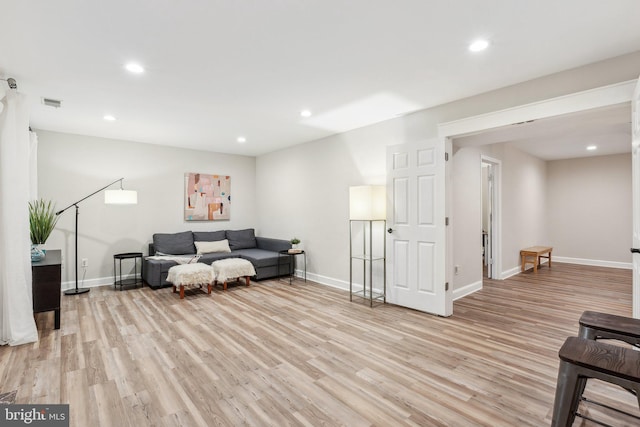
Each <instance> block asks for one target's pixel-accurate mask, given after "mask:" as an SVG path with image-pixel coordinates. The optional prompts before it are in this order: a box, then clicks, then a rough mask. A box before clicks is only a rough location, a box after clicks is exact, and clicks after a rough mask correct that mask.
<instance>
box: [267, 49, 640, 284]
mask: <svg viewBox="0 0 640 427" xmlns="http://www.w3.org/2000/svg"><path fill="white" fill-rule="evenodd" d="M638 70H640V52H637V53H634V54H631V55H626V56H623V57H618V58H613V59H611V60H607V61H602V62H599V63H596V64H591V65H588V66H585V67H581V68H579V69H575V70H569V71H565V72H562V73H558V74H555V75H552V76H547V77H544V78H540V79H536V80H532V81H529V82H525V83H522V84H518V85H515V86H510V87H507V88H503V89H499V90H496V91H493V92H489V93H486V94H482V95H478V96H475V97H472V98H467V99H464V100H460V101H456V102H452V103H449V104H446V105H442V106H438V107H434V108H430V109H427V110H422V111H419V112H416V113H414V114H411V115H408V116H404V117H400V118H397V119H393V120H389V121H385V122H382V123H378V124H376V125H372V126H367V127H365V128H361V129H357V130H354V131H350V132H346V133H343V134H339V135H335V136H332V137H328V138H325V139H322V140H318V141H312V142H309V143H306V144H302V145H299V146H296V147H292V148H289V149H285V150H281V151H277V152H273V153H269V154H265V155H262V156H260V157H258V158H257V163H256V166H257V169H256V176H257V197H258V206H259V209H260V215H259V218H258V220H259V225H260V229H261V230H263V232H264V233H265V234H268V235H275V236H280V237H289V236H293V235H296V236H298V237H300V238H301V239H302V241H303V246H304V247H305V249H306V250H307V252H308V259H309V265H308V270H309V273H310V277H313V278H314V279H315V280H320V281H323V282H325V283H329V284H334V285H336V286H346V284H347V283H348V280H349V254H348V251H349V234H348V188H349V186H352V185H363V184H382V183H384V176H385V174H386V164H385V163H386V159H385V156H386V155H385V153H386V147H387V146H388V145H393V144H400V143H405V142H411V141H419V140H423V139H426V138H434V137H436V136H437V125H438V123H443V122H447V121H451V120H456V119H460V118H465V117H470V116H474V115H478V114H482V113H487V112H492V111H497V110H501V109H505V108H509V107H513V106H519V105H522V104H526V103H530V102H534V101H539V100H543V99H549V98H552V97H556V96H560V95H565V94H570V93H575V92H578V91H582V90H587V89H592V88H595V87H600V86H605V85H608V84H613V83H618V82H622V81H628V80H632V79H635V78H637V77H638ZM513 155H514V156H515V154H513ZM478 167H479V166H478ZM518 172H519V171H517V170H514V171H513V173H514V174H517V173H518ZM479 173H480V172H479V169H478V175H479ZM512 190H514V191H516V190H517V189H516V188H512ZM522 197H524V195H522ZM478 209H479V205H478ZM523 214H526V213H523ZM512 222H515V221H513V220H512ZM544 238H545V237H544V236H541V235H540V233H539V232H538V230H537V229H533V230H532V231H531V235H527V236H523V237H522V239H519V240H518V241H517V242H515V244H514V248H503V249H504V250H507V251H514V250H519V248H520V246H521V245H522V244H525V242H527V244H526V245H527V246H528V245H529V242H533V241H538V240H539V239H540V240H542V239H544ZM480 243H481V242H480V239H478V244H480ZM512 257H513V258H512V259H511V258H509V259H505V263H506V264H505V265H504V267H506V266H508V265H517V263H516V259H517V257H518V252H517V251H516V252H515V253H514V254H512Z"/></svg>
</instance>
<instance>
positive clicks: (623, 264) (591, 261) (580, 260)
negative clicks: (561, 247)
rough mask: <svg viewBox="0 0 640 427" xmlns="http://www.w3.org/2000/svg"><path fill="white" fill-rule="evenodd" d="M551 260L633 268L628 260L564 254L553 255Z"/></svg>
mask: <svg viewBox="0 0 640 427" xmlns="http://www.w3.org/2000/svg"><path fill="white" fill-rule="evenodd" d="M551 260H552V261H553V262H564V263H567V264H580V265H593V266H595V267H609V268H624V269H626V270H631V269H632V268H633V264H632V263H630V262H618V261H602V260H597V259H585V258H569V257H564V256H554V257H553V258H552V259H551Z"/></svg>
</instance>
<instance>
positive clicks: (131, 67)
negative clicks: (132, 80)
mask: <svg viewBox="0 0 640 427" xmlns="http://www.w3.org/2000/svg"><path fill="white" fill-rule="evenodd" d="M124 68H126V69H127V71H129V72H131V73H134V74H140V73H144V68H142V65H140V64H136V63H134V62H130V63H129V64H127V65H125V67H124Z"/></svg>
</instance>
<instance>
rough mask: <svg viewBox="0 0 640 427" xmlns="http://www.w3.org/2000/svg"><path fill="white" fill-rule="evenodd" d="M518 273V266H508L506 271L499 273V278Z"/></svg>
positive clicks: (502, 278)
mask: <svg viewBox="0 0 640 427" xmlns="http://www.w3.org/2000/svg"><path fill="white" fill-rule="evenodd" d="M554 259H555V258H554ZM518 273H520V266H517V267H513V268H510V269H508V270H506V271H503V272H502V273H501V274H500V280H504V279H508V278H509V277H511V276H515V275H516V274H518Z"/></svg>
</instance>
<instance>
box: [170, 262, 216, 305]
mask: <svg viewBox="0 0 640 427" xmlns="http://www.w3.org/2000/svg"><path fill="white" fill-rule="evenodd" d="M214 280H215V275H214V273H213V268H211V267H210V266H208V265H207V264H202V263H199V262H198V263H196V264H180V265H174V266H173V267H171V268H170V269H169V273H168V274H167V282H170V283H172V284H173V293H175V292H176V287H179V288H180V299H184V287H185V286H196V285H199V286H200V287H202V285H205V284H206V285H207V291H208V293H209V295H211V284H212V283H213V281H214Z"/></svg>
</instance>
